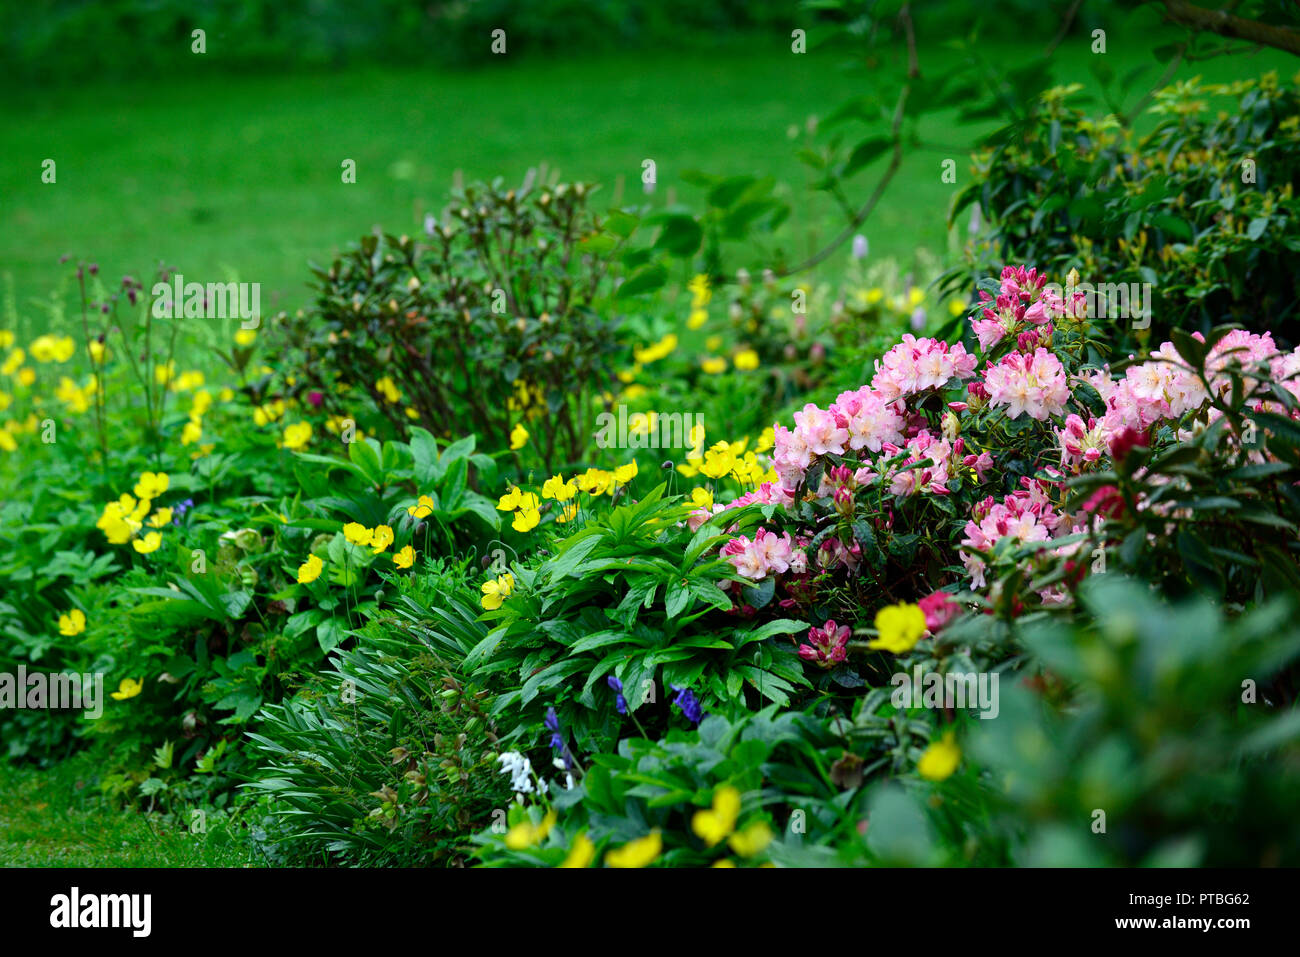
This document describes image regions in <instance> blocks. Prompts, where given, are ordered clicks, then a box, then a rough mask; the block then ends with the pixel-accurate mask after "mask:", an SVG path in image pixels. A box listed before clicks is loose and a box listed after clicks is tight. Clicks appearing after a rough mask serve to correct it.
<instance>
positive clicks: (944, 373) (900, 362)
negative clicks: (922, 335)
mask: <svg viewBox="0 0 1300 957" xmlns="http://www.w3.org/2000/svg"><path fill="white" fill-rule="evenodd" d="M974 374H975V357H974V356H973V355H971V354H969V353H968V352H967V351H966V348H965V347H964V346H963V345H961V344H960V343H958V344H957V345H954V346H950V345H949V344H948V343H946V342H944V341H943V340H941V339H917V338H916V337H915V336H913V335H912V334H911V333H910V332H909V333H905V334H904V336H903V341H902V342H900V343H899V344H898V345H896V346H894V348H892V349H890V350H889V351H888V352H887V353H885V355H884V356H883V357H882V358H880V359H878V360H877V361H876V375H875V377H874V378H873V379H872V380H871V388H872V389H874V390H875V391H876V392H878V393H879V394H880V395H882V396H884V397H885V398H886V399H891V400H892V399H897V398H900V397H902V396H906V395H911V394H912V393H915V392H922V391H924V390H926V389H934V388H938V387H939V386H941V385H943V384H944V383H946V382H947V381H948V380H949V379H952V378H954V377H955V378H958V379H969V378H970V377H971V376H973V375H974Z"/></svg>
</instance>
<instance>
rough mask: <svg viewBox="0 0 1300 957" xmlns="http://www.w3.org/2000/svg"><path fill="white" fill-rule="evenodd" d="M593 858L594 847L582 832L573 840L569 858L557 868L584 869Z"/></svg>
mask: <svg viewBox="0 0 1300 957" xmlns="http://www.w3.org/2000/svg"><path fill="white" fill-rule="evenodd" d="M595 856H596V845H595V844H593V843H592V842H591V840H590V839H589V838H588V837H587V832H586V831H583V832H582V833H581V834H579V835H578V836H577V837H575V838H574V839H573V845H572V846H571V847H570V848H569V856H568V857H566V858H565V859H564V863H562V864H560V865H559V866H560V867H586V866H587V865H588V864H590V863H591V861H592V858H594V857H595Z"/></svg>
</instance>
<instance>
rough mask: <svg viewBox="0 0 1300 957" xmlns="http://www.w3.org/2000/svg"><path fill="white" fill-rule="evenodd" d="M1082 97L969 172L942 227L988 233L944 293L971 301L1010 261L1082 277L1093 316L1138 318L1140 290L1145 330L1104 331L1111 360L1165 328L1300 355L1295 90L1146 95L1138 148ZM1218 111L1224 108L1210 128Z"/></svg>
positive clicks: (1044, 111)
mask: <svg viewBox="0 0 1300 957" xmlns="http://www.w3.org/2000/svg"><path fill="white" fill-rule="evenodd" d="M1078 89H1079V87H1078V85H1075V86H1072V87H1067V88H1058V89H1055V90H1049V91H1048V92H1047V93H1044V94H1043V96H1042V98H1041V100H1040V101H1039V102H1038V103H1037V104H1036V106H1037V111H1036V113H1035V115H1033V116H1032V117H1031V118H1030V119H1028V120H1027V121H1026V122H1024V123H1022V124H1017V125H1015V126H1013V127H1008V128H1007V130H1005V131H1004V135H1003V136H1002V137H1001V138H1000V139H999V140H998V141H996V142H995V143H994V145H993V146H992V148H991V149H989V150H988V151H987V152H985V153H984V154H982V155H981V156H979V157H978V158H977V166H976V176H975V179H974V181H973V182H972V183H971V185H970V186H968V187H966V188H965V189H964V190H963V191H962V192H961V193H960V194H959V196H958V198H957V200H956V201H955V203H954V206H953V213H952V216H953V217H955V216H956V215H957V214H958V213H959V212H960V211H961V210H963V209H964V208H965V207H967V206H968V205H970V204H971V203H976V202H978V203H979V207H980V210H981V212H982V214H983V217H984V219H986V220H987V222H988V223H989V226H990V230H989V232H988V233H987V235H983V236H981V237H980V238H979V239H978V240H977V241H976V242H974V243H972V244H971V245H970V246H969V247H968V248H967V264H966V266H965V267H963V268H960V269H957V270H954V271H953V272H952V273H950V274H949V276H948V277H947V279H946V281H947V282H948V283H949V284H951V286H952V287H957V288H960V287H962V286H966V287H968V286H969V285H970V284H971V283H972V282H973V281H974V279H975V278H976V277H977V276H979V275H980V274H982V273H985V272H987V271H988V270H989V268H990V267H992V266H993V265H994V264H995V263H997V262H1007V261H1013V262H1032V263H1036V264H1037V265H1038V267H1039V268H1040V269H1042V270H1045V271H1048V272H1052V273H1055V274H1057V275H1061V276H1063V275H1065V274H1066V273H1067V272H1069V271H1070V270H1071V269H1078V271H1079V273H1080V274H1081V276H1082V278H1083V280H1084V281H1085V282H1087V283H1089V284H1091V285H1092V286H1093V287H1098V288H1099V290H1100V297H1099V301H1098V303H1097V304H1096V305H1095V306H1094V315H1096V314H1098V313H1100V312H1101V311H1102V307H1103V306H1105V308H1106V309H1109V310H1111V311H1112V312H1121V311H1122V310H1123V309H1124V308H1125V307H1127V309H1128V311H1129V312H1136V310H1134V308H1133V305H1134V304H1133V301H1132V291H1131V290H1132V287H1131V286H1130V285H1129V284H1136V285H1137V287H1138V289H1141V286H1142V284H1149V290H1148V291H1147V293H1146V294H1145V295H1144V296H1143V297H1142V306H1143V308H1144V309H1146V310H1149V315H1147V316H1145V317H1141V316H1136V315H1135V316H1133V317H1132V318H1131V319H1130V320H1129V321H1128V322H1127V323H1123V322H1122V321H1121V320H1120V319H1116V320H1112V321H1113V322H1114V328H1113V329H1112V330H1111V331H1110V335H1109V336H1108V338H1109V339H1110V340H1111V341H1112V343H1113V346H1114V349H1115V351H1116V352H1117V353H1124V352H1128V351H1130V350H1131V349H1135V348H1136V349H1141V348H1144V347H1149V346H1147V344H1148V343H1156V342H1159V341H1161V339H1164V338H1168V336H1169V335H1170V334H1171V332H1172V330H1174V329H1181V330H1184V331H1186V332H1201V333H1208V332H1209V331H1210V327H1211V326H1214V325H1218V324H1221V323H1224V322H1240V323H1242V324H1243V325H1246V326H1248V327H1249V328H1254V329H1267V330H1269V331H1271V332H1272V333H1273V334H1274V336H1276V337H1277V339H1278V341H1279V342H1280V343H1281V344H1283V345H1285V346H1293V345H1296V344H1297V343H1300V335H1298V334H1297V328H1298V327H1297V324H1296V316H1295V302H1296V300H1297V297H1298V295H1300V287H1298V286H1297V285H1296V278H1295V270H1294V269H1293V268H1292V264H1293V263H1294V261H1295V255H1296V253H1297V252H1300V217H1298V216H1297V205H1296V204H1297V199H1296V195H1295V191H1296V189H1297V187H1300V160H1297V156H1300V150H1298V149H1297V145H1298V144H1300V95H1298V94H1297V90H1296V87H1295V85H1294V81H1292V82H1290V83H1288V82H1279V81H1278V78H1277V76H1276V74H1273V73H1268V74H1265V75H1264V76H1262V77H1260V78H1259V79H1257V80H1241V81H1239V82H1236V83H1232V84H1201V83H1198V82H1196V81H1195V80H1191V81H1187V82H1186V83H1180V84H1177V85H1175V86H1172V87H1168V88H1166V89H1164V90H1161V91H1159V92H1157V93H1156V96H1155V103H1154V104H1153V105H1152V106H1151V107H1150V109H1149V113H1150V114H1151V115H1153V116H1154V117H1155V118H1156V120H1155V127H1154V129H1152V130H1150V131H1149V132H1145V133H1141V132H1139V131H1138V130H1137V129H1135V128H1133V127H1129V126H1124V125H1121V123H1120V122H1119V121H1118V120H1117V119H1116V117H1115V116H1114V115H1113V114H1111V115H1108V116H1094V115H1089V114H1087V113H1085V112H1084V111H1082V110H1079V109H1076V108H1074V107H1071V106H1069V105H1068V103H1067V100H1068V98H1069V96H1070V95H1071V94H1073V93H1075V92H1076V91H1077V90H1078ZM1224 100H1229V102H1228V103H1225V104H1224V105H1225V107H1226V108H1225V109H1223V110H1221V111H1219V112H1218V113H1217V114H1216V115H1207V114H1208V113H1209V109H1210V104H1211V103H1212V102H1215V101H1218V102H1223V101H1224ZM1117 286H1122V287H1123V291H1121V290H1120V289H1116V288H1114V287H1117ZM1107 298H1109V300H1110V301H1109V302H1107V301H1106V300H1107ZM1122 318H1128V317H1121V319H1122ZM1148 322H1149V328H1146V324H1147V323H1148Z"/></svg>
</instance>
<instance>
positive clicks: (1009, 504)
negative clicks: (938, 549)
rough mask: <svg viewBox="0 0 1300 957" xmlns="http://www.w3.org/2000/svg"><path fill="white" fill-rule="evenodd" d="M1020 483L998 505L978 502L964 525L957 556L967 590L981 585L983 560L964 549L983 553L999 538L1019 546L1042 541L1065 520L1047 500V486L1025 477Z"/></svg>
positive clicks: (1049, 490)
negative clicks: (967, 580) (967, 579)
mask: <svg viewBox="0 0 1300 957" xmlns="http://www.w3.org/2000/svg"><path fill="white" fill-rule="evenodd" d="M1020 484H1021V486H1022V488H1020V489H1017V490H1016V491H1015V492H1012V493H1011V494H1010V495H1008V496H1007V497H1006V498H1004V499H1003V500H1002V501H1001V502H997V501H995V500H994V499H993V497H992V496H989V497H988V498H986V499H984V500H983V501H981V502H979V503H978V504H977V505H976V506H975V512H974V515H973V517H972V518H971V520H970V521H968V522H967V523H966V529H965V532H966V537H965V538H963V539H962V542H961V544H962V546H963V551H961V552H960V553H959V554H960V556H961V560H962V564H963V565H965V566H966V572H967V574H969V575H970V580H971V588H977V587H980V586H982V585H983V584H984V559H983V558H981V557H980V556H979V555H978V554H974V553H972V552H968V551H965V550H964V549H967V548H969V549H978V550H987V549H989V548H991V547H992V546H993V545H994V544H995V543H996V542H997V541H998V540H999V539H1002V538H1007V537H1010V538H1012V539H1014V540H1015V541H1017V542H1022V543H1023V542H1046V541H1048V540H1049V539H1050V538H1052V537H1053V533H1054V532H1055V531H1056V529H1057V527H1058V526H1060V525H1061V524H1062V522H1064V521H1065V518H1064V516H1062V515H1061V514H1060V513H1058V512H1057V511H1056V509H1055V507H1054V506H1053V504H1052V501H1051V498H1050V497H1049V493H1050V492H1051V491H1052V486H1051V485H1049V483H1047V482H1045V481H1042V480H1041V479H1031V478H1029V477H1028V476H1026V477H1024V478H1022V479H1021V480H1020Z"/></svg>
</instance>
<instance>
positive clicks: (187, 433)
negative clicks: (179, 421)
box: [181, 419, 203, 445]
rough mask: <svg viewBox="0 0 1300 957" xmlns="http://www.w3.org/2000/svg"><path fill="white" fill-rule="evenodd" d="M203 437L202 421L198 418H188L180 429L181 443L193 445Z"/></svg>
mask: <svg viewBox="0 0 1300 957" xmlns="http://www.w3.org/2000/svg"><path fill="white" fill-rule="evenodd" d="M202 437H203V423H202V422H201V421H200V420H199V419H190V420H189V421H188V422H186V423H185V428H183V429H181V445H193V444H194V443H195V442H197V441H198V440H199V439H201V438H202Z"/></svg>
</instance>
